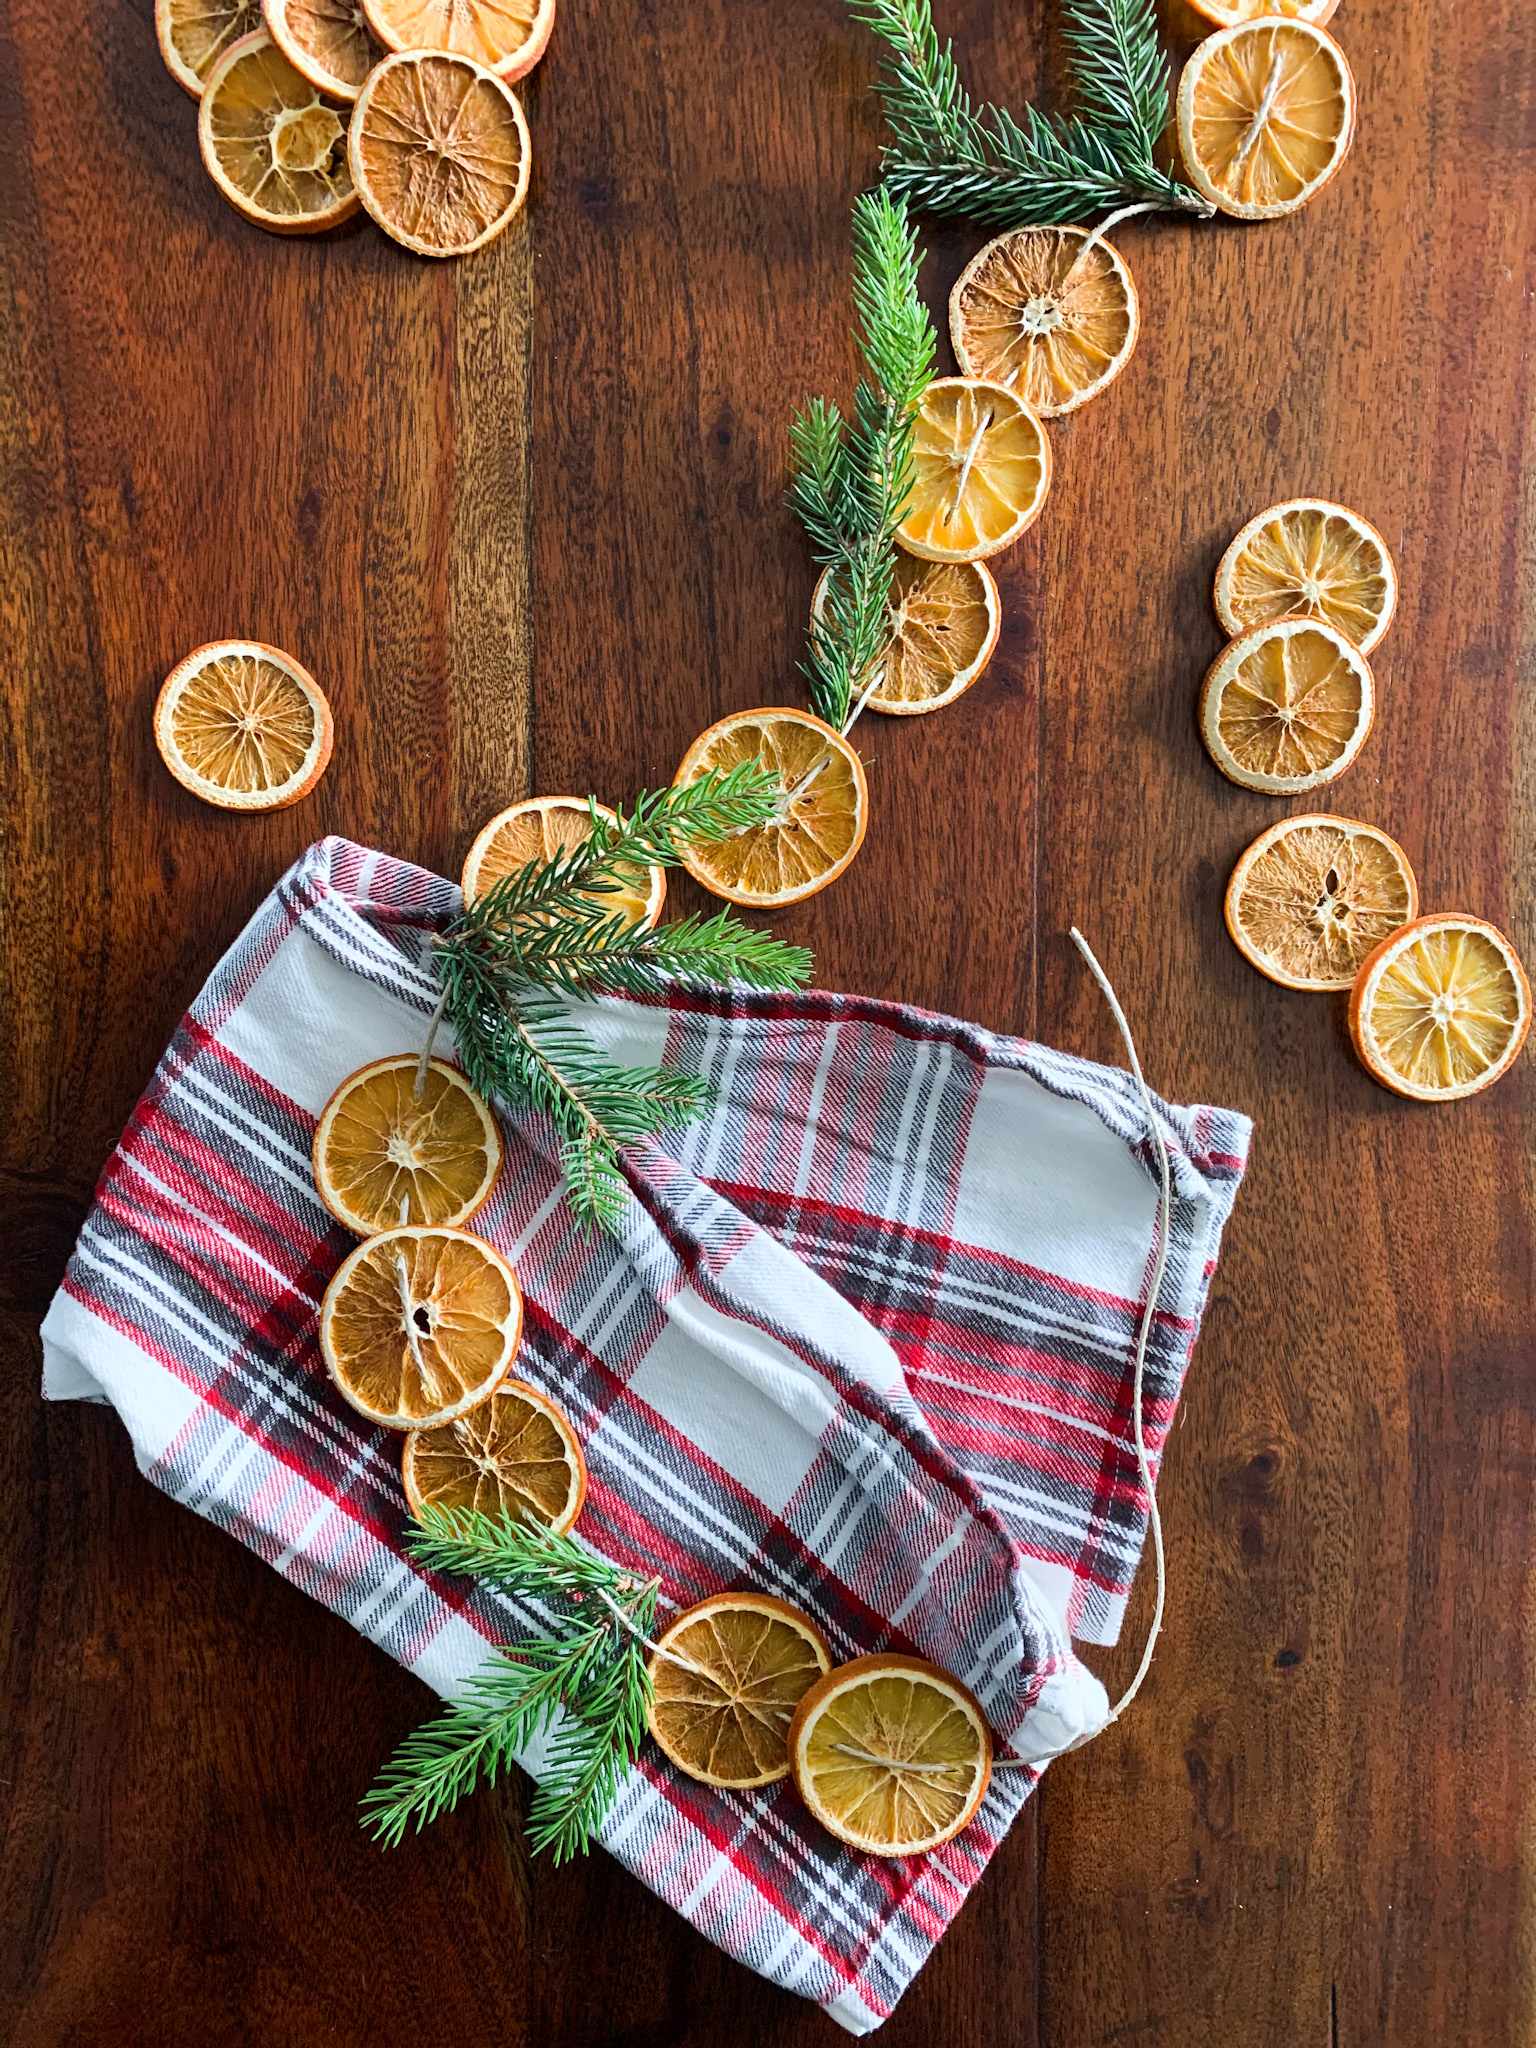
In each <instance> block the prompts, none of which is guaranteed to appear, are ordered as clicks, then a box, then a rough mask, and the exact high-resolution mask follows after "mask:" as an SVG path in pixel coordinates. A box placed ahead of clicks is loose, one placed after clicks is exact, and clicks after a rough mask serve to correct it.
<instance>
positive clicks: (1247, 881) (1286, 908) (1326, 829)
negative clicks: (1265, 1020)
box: [1226, 815, 1419, 990]
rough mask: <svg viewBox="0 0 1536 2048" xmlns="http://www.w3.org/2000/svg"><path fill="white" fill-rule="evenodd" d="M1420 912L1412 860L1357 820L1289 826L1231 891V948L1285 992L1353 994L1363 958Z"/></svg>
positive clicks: (1285, 821) (1270, 834)
mask: <svg viewBox="0 0 1536 2048" xmlns="http://www.w3.org/2000/svg"><path fill="white" fill-rule="evenodd" d="M1418 910H1419V886H1418V883H1417V882H1416V881H1415V880H1414V875H1413V869H1412V868H1411V867H1410V866H1409V864H1408V856H1407V854H1406V853H1404V851H1403V849H1402V848H1401V847H1400V846H1399V845H1398V843H1397V841H1396V840H1395V839H1391V838H1389V837H1388V836H1387V834H1386V833H1385V832H1382V831H1380V830H1378V828H1377V827H1376V826H1375V825H1362V824H1361V823H1360V821H1359V820H1358V819H1356V818H1334V817H1328V816H1325V815H1319V816H1314V817H1303V818H1282V819H1281V820H1280V823H1279V824H1278V825H1271V826H1270V828H1269V830H1268V831H1267V832H1261V833H1260V834H1259V836H1258V838H1257V839H1255V840H1254V842H1253V844H1252V846H1250V847H1249V848H1248V850H1247V851H1246V852H1245V853H1244V854H1243V855H1242V857H1241V858H1240V859H1239V861H1238V863H1237V866H1236V867H1235V868H1234V869H1233V870H1232V879H1231V880H1230V882H1228V884H1227V897H1226V918H1227V930H1228V931H1229V932H1230V933H1231V934H1232V942H1233V944H1234V945H1235V946H1236V947H1237V949H1238V951H1239V952H1240V953H1241V954H1242V955H1243V956H1244V958H1245V959H1247V960H1248V961H1249V962H1251V964H1252V965H1253V966H1255V967H1257V969H1258V970H1259V972H1260V974H1267V975H1268V976H1269V978H1270V980H1271V981H1278V982H1279V983H1280V985H1281V987H1282V988H1295V989H1318V990H1322V989H1345V988H1352V987H1353V986H1354V980H1355V975H1356V973H1357V972H1358V970H1359V967H1360V963H1361V961H1362V960H1364V958H1365V956H1366V955H1367V954H1368V953H1369V952H1370V951H1371V950H1372V948H1373V947H1375V946H1376V945H1378V944H1379V943H1380V941H1381V940H1382V939H1384V938H1386V937H1387V935H1388V934H1389V933H1390V932H1395V931H1396V930H1397V929H1398V927H1399V926H1400V925H1405V924H1407V923H1408V921H1409V920H1410V919H1411V918H1414V917H1416V916H1417V915H1418Z"/></svg>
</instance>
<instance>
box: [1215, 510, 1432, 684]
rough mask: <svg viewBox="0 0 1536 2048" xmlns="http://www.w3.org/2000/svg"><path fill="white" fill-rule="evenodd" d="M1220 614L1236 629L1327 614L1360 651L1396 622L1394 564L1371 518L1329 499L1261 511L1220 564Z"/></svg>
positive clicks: (1227, 625) (1217, 594) (1225, 623)
mask: <svg viewBox="0 0 1536 2048" xmlns="http://www.w3.org/2000/svg"><path fill="white" fill-rule="evenodd" d="M1215 600H1216V616H1217V618H1219V619H1220V620H1221V623H1222V625H1223V626H1224V627H1225V628H1226V630H1227V631H1228V632H1229V633H1231V634H1233V635H1234V636H1235V635H1236V634H1238V633H1246V632H1247V631H1248V629H1249V628H1250V627H1251V626H1260V625H1264V624H1266V623H1267V622H1268V621H1269V620H1270V619H1281V618H1285V617H1287V616H1289V615H1292V614H1297V615H1300V616H1301V617H1304V618H1310V619H1326V620H1327V622H1328V624H1329V625H1330V626H1337V628H1338V629H1339V631H1340V632H1341V633H1342V634H1343V635H1344V637H1345V639H1346V640H1352V641H1353V642H1354V643H1355V645H1356V646H1357V647H1358V648H1359V650H1360V652H1361V653H1362V654H1369V653H1370V651H1371V649H1372V648H1373V647H1374V646H1375V645H1376V643H1377V641H1378V640H1380V638H1381V636H1382V635H1383V634H1384V633H1385V632H1386V630H1387V628H1388V626H1390V625H1391V623H1392V614H1393V611H1394V610H1395V609H1396V606H1397V571H1396V570H1395V569H1394V567H1393V566H1392V557H1391V556H1390V555H1389V554H1388V553H1387V544H1386V542H1385V541H1384V540H1383V539H1382V537H1381V535H1380V534H1379V533H1378V532H1377V531H1376V529H1375V527H1374V526H1372V525H1371V524H1370V523H1369V521H1368V520H1364V519H1362V518H1361V517H1360V514H1359V513H1358V512H1351V511H1350V510H1349V508H1348V506H1346V505H1334V504H1330V503H1329V501H1328V500H1327V499H1326V498H1290V499H1287V501H1286V502H1285V503H1284V504H1283V505H1271V506H1270V508H1269V510H1268V511H1267V512H1260V513H1259V514H1258V515H1257V516H1256V517H1255V518H1253V519H1250V520H1249V522H1248V524H1247V525H1246V526H1245V527H1244V528H1243V529H1242V531H1241V532H1240V533H1239V534H1238V535H1237V537H1236V539H1235V540H1234V541H1233V542H1232V544H1231V546H1230V547H1229V548H1228V549H1227V551H1226V553H1225V554H1224V555H1223V556H1222V558H1221V561H1220V562H1219V564H1218V565H1217V569H1216V588H1215Z"/></svg>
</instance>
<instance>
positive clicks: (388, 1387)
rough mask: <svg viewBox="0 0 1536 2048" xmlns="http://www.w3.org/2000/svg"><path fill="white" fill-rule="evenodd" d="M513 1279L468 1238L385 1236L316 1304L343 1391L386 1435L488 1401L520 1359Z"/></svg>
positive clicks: (481, 1244)
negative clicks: (517, 1357)
mask: <svg viewBox="0 0 1536 2048" xmlns="http://www.w3.org/2000/svg"><path fill="white" fill-rule="evenodd" d="M522 1327H523V1297H522V1294H521V1292H520V1291H519V1288H518V1284H517V1276H516V1274H515V1273H514V1272H513V1271H512V1268H511V1267H510V1266H509V1265H508V1264H507V1262H506V1260H505V1259H504V1258H503V1257H502V1256H501V1254H500V1252H498V1251H496V1250H495V1249H494V1248H493V1247H492V1246H490V1245H488V1244H487V1243H486V1242H485V1241H484V1239H483V1238H478V1237H471V1235H470V1234H469V1232H468V1231H467V1230H443V1229H438V1230H423V1229H418V1228H416V1227H414V1226H413V1227H411V1228H408V1229H405V1230H385V1231H381V1232H380V1234H379V1235H378V1236H377V1237H369V1238H365V1239H364V1240H363V1242H362V1243H361V1244H360V1245H359V1246H358V1247H357V1250H356V1251H355V1252H353V1253H352V1255H351V1256H350V1257H349V1258H347V1259H344V1260H343V1261H342V1264H341V1265H340V1266H339V1267H338V1269H337V1272H336V1277H335V1278H334V1279H333V1280H332V1282H331V1284H330V1286H329V1287H328V1288H327V1289H326V1290H325V1299H324V1301H323V1302H322V1303H321V1305H320V1351H321V1355H322V1357H323V1358H324V1359H325V1363H326V1367H327V1369H328V1370H329V1372H330V1375H331V1378H332V1379H333V1380H334V1381H335V1382H336V1385H337V1388H338V1389H339V1390H340V1392H341V1393H342V1394H343V1395H344V1396H345V1398H346V1399H347V1400H348V1401H350V1402H351V1403H352V1406H353V1407H354V1408H356V1409H357V1410H358V1412H359V1413H360V1414H363V1415H366V1416H367V1417H368V1419H369V1420H370V1422H377V1423H380V1424H382V1426H383V1427H384V1428H385V1429H435V1428H436V1427H437V1426H438V1425H439V1424H440V1423H444V1422H451V1421H452V1420H453V1419H454V1417H455V1416H457V1415H463V1414H465V1413H467V1412H468V1410H469V1409H471V1408H475V1407H478V1406H479V1404H480V1403H481V1402H482V1401H488V1400H489V1399H490V1397H491V1395H492V1394H494V1393H495V1391H496V1388H497V1386H498V1385H499V1384H500V1382H501V1381H502V1380H503V1379H505V1377H506V1375H507V1372H508V1370H509V1368H510V1367H511V1364H512V1361H513V1359H514V1358H515V1357H516V1356H517V1346H518V1339H519V1337H520V1336H521V1334H522Z"/></svg>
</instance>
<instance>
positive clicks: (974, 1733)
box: [789, 1654, 992, 1856]
mask: <svg viewBox="0 0 1536 2048" xmlns="http://www.w3.org/2000/svg"><path fill="white" fill-rule="evenodd" d="M789 1763H790V1769H791V1771H792V1772H793V1774H794V1780H795V1789H796V1791H797V1792H798V1793H799V1794H800V1797H801V1798H802V1799H803V1800H804V1801H805V1803H806V1805H807V1806H808V1807H809V1808H810V1809H811V1812H812V1813H814V1814H815V1816H816V1818H817V1819H818V1820H819V1821H820V1822H821V1824H822V1826H823V1827H824V1828H825V1829H826V1830H827V1832H828V1833H829V1834H833V1835H836V1837H837V1839H838V1840H839V1841H840V1842H847V1843H848V1844H849V1845H850V1846H851V1847H853V1848H855V1849H863V1850H866V1851H867V1852H868V1853H869V1854H870V1855H871V1856H920V1855H921V1854H922V1853H923V1852H924V1850H927V1849H936V1848H937V1847H938V1846H939V1844H940V1843H941V1842H947V1841H949V1840H950V1839H951V1837H952V1836H955V1835H958V1834H959V1832H960V1830H961V1829H962V1828H963V1827H964V1826H965V1825H966V1824H967V1822H968V1821H969V1820H970V1818H971V1816H972V1814H974V1813H975V1811H976V1809H977V1807H978V1806H979V1805H980V1804H981V1798H982V1794H983V1793H984V1792H985V1791H986V1789H987V1785H988V1783H989V1782H990V1780H991V1776H992V1734H991V1731H990V1729H989V1728H988V1727H987V1722H986V1716H985V1715H984V1714H983V1713H982V1711H981V1708H980V1707H979V1706H978V1705H977V1704H976V1701H975V1700H974V1699H973V1698H972V1696H971V1694H970V1693H969V1692H968V1691H967V1690H966V1688H965V1687H964V1686H963V1685H961V1683H960V1682H959V1680H958V1679H955V1678H951V1677H950V1676H949V1674H948V1672H946V1671H941V1670H940V1669H939V1668H938V1666H937V1665H936V1664H928V1663H925V1662H924V1660H923V1659H922V1658H921V1657H901V1656H897V1655H895V1654H889V1655H885V1656H878V1657H856V1658H855V1659H854V1661H853V1662H852V1663H851V1664H841V1665H839V1666H838V1668H837V1669H836V1670H835V1671H831V1672H829V1673H828V1674H827V1676H826V1677H825V1678H823V1679H821V1680H819V1681H818V1683H817V1684H815V1685H813V1686H812V1687H811V1689H810V1691H809V1692H808V1693H807V1694H806V1695H805V1697H804V1699H802V1700H801V1702H800V1705H799V1706H798V1707H797V1708H796V1710H795V1718H794V1720H793V1721H792V1722H791V1724H790V1730H789Z"/></svg>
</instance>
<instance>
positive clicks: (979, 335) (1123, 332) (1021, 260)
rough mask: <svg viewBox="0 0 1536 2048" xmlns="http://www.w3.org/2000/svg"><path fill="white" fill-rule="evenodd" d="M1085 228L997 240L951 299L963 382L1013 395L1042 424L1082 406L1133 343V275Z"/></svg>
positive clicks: (1026, 231) (1025, 232)
mask: <svg viewBox="0 0 1536 2048" xmlns="http://www.w3.org/2000/svg"><path fill="white" fill-rule="evenodd" d="M1087 242H1088V235H1087V231H1086V230H1085V229H1083V228H1021V229H1017V230H1015V231H1014V232H1013V233H1011V234H1006V235H999V236H998V237H997V239H996V241H993V242H988V244H987V246H986V247H985V248H984V249H983V250H982V251H981V252H980V254H979V255H977V256H974V257H973V258H972V259H971V261H970V263H969V264H967V266H966V267H965V269H964V270H963V271H961V273H960V277H959V281H958V282H957V284H956V285H955V288H954V290H953V291H952V292H951V293H950V298H949V333H950V339H951V341H952V342H953V343H954V349H955V360H956V362H957V363H958V364H959V365H960V368H961V369H962V371H964V373H965V375H966V376H967V377H984V378H986V379H987V380H988V381H989V382H991V383H993V384H1003V385H1006V386H1007V388H1008V389H1009V390H1010V391H1017V392H1018V393H1019V394H1020V396H1021V397H1023V398H1025V399H1027V400H1028V402H1029V404H1030V405H1031V406H1032V407H1033V408H1034V410H1035V411H1036V412H1037V413H1038V414H1039V415H1040V417H1041V418H1042V419H1054V418H1056V417H1057V416H1058V415H1059V414H1061V413H1068V412H1073V411H1075V410H1076V409H1077V407H1078V406H1080V405H1086V404H1087V402H1088V400H1089V399H1090V398H1093V397H1094V396H1096V395H1097V393H1099V392H1100V391H1102V390H1103V389H1104V388H1105V386H1106V385H1108V384H1111V383H1113V382H1114V380H1115V378H1116V377H1118V376H1119V374H1120V372H1121V371H1122V370H1123V369H1124V368H1125V366H1126V364H1127V363H1128V362H1129V361H1130V359H1131V351H1132V350H1133V349H1134V348H1135V346H1136V333H1137V326H1138V314H1137V306H1136V287H1135V285H1134V284H1132V282H1131V273H1130V272H1129V271H1128V270H1127V269H1126V267H1125V265H1124V263H1123V262H1122V261H1121V259H1120V257H1119V256H1118V255H1117V254H1116V252H1115V250H1114V249H1112V248H1111V247H1110V245H1109V243H1108V242H1105V241H1102V240H1100V241H1096V242H1095V243H1094V244H1093V246H1092V248H1091V249H1087V253H1086V255H1085V254H1084V250H1085V248H1086V245H1087Z"/></svg>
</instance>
